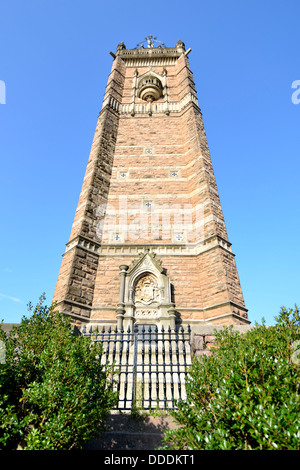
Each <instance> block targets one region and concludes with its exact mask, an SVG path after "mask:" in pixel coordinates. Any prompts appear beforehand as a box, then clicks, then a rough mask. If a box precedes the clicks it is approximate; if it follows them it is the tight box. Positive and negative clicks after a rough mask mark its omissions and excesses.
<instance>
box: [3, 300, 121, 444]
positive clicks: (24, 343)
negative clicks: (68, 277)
mask: <svg viewBox="0 0 300 470" xmlns="http://www.w3.org/2000/svg"><path fill="white" fill-rule="evenodd" d="M43 302H44V296H42V297H41V299H40V302H39V303H38V305H37V306H36V308H35V309H34V311H33V314H32V315H31V316H30V318H25V317H24V318H23V319H22V322H21V324H20V325H19V326H17V327H14V328H13V330H12V331H11V332H10V334H9V335H8V336H7V337H5V335H4V333H3V332H2V330H1V333H2V339H3V340H4V341H5V345H6V363H5V364H0V448H2V449H15V448H17V447H18V446H19V448H20V447H21V448H23V449H25V450H43V449H48V450H70V449H74V448H75V449H77V448H81V447H82V444H83V443H84V442H85V441H86V440H88V439H90V438H92V437H94V436H95V435H96V433H97V432H98V431H99V426H101V425H102V424H103V423H104V420H105V418H106V417H107V415H108V412H109V410H110V409H111V408H112V407H113V406H114V405H115V404H116V400H117V397H116V394H115V393H114V392H113V390H112V381H111V379H112V377H111V369H110V368H108V367H104V366H101V365H100V363H99V356H100V355H101V351H102V350H101V346H100V344H93V345H92V344H91V340H90V339H88V338H86V337H83V336H81V335H78V334H76V330H75V329H74V328H73V327H72V325H71V324H70V321H69V319H68V318H67V317H66V316H64V315H62V314H59V313H58V312H55V311H54V308H53V307H50V308H48V307H46V306H44V305H43ZM30 312H32V306H30Z"/></svg>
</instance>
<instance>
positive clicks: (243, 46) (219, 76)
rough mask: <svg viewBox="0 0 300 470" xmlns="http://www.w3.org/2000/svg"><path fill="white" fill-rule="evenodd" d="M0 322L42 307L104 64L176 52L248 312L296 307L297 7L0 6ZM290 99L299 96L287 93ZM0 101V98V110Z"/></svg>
mask: <svg viewBox="0 0 300 470" xmlns="http://www.w3.org/2000/svg"><path fill="white" fill-rule="evenodd" d="M0 10H1V11H0V48H1V61H0V80H1V82H0V83H2V85H3V83H4V84H5V104H0V158H1V159H0V161H1V168H0V178H1V184H0V191H1V195H0V196H1V197H0V201H1V230H0V243H1V252H0V253H1V257H0V320H1V319H3V320H4V322H19V321H20V320H21V318H22V316H23V315H26V314H27V308H26V305H27V303H28V302H29V301H31V302H32V303H33V304H35V303H36V302H37V301H38V298H39V296H40V295H41V293H42V292H45V293H46V297H47V303H48V304H49V303H51V300H52V295H53V291H54V287H55V283H56V280H57V275H58V271H59V268H60V263H61V255H62V253H63V252H64V249H65V244H66V243H67V241H68V239H69V235H70V230H71V225H72V222H73V217H74V213H75V209H76V205H77V202H78V197H79V193H80V190H81V184H82V180H83V176H84V172H85V167H86V163H87V159H88V156H89V151H90V146H91V142H92V138H93V134H94V130H95V126H96V121H97V116H98V113H99V111H100V109H101V104H102V99H103V95H104V90H105V86H106V82H107V78H108V75H109V73H110V69H111V64H112V57H111V56H110V55H109V52H110V51H115V49H116V46H117V44H118V43H119V42H121V41H124V43H125V44H126V46H127V47H128V48H132V47H135V46H136V44H137V43H139V42H141V41H143V40H144V38H145V36H147V35H149V34H153V35H155V36H157V38H158V39H159V40H161V41H163V42H164V43H165V44H166V45H167V46H168V47H173V46H174V45H175V44H176V42H177V40H178V39H181V40H182V41H184V43H185V44H186V48H189V47H191V48H192V52H191V53H190V55H189V60H190V65H191V69H192V71H193V74H194V80H195V83H196V89H197V93H198V100H199V104H200V107H201V110H202V113H203V119H204V125H205V129H206V134H207V138H208V144H209V147H210V151H211V157H212V161H213V165H214V170H215V176H216V180H217V185H218V189H219V193H220V198H221V203H222V207H223V212H224V216H225V221H226V226H227V230H228V235H229V240H230V241H231V243H232V249H233V252H234V253H235V254H236V263H237V267H238V272H239V276H240V280H241V285H242V289H243V293H244V297H245V302H246V306H247V308H248V309H249V318H250V320H251V321H252V322H253V323H254V322H256V321H257V322H261V319H262V317H264V318H265V320H266V323H267V324H273V323H274V316H275V315H277V314H278V312H279V310H280V307H281V306H282V305H285V306H286V307H293V306H294V304H295V303H297V304H300V298H299V297H300V289H299V280H300V267H299V264H300V263H299V262H300V253H299V233H300V217H299V215H300V214H299V170H300V163H299V156H300V155H299V153H300V152H299V149H300V132H299V125H300V104H294V103H293V102H292V94H293V93H294V92H295V91H297V90H294V89H292V83H293V82H294V81H295V80H300V62H299V43H300V28H299V18H300V2H299V1H298V0H295V1H293V0H284V1H283V0H280V1H279V0H272V1H269V0H268V1H267V0H264V1H263V2H262V1H257V0H251V1H248V0H244V1H243V2H241V1H233V0H228V1H226V2H224V1H223V0H209V1H208V0H197V1H196V0H192V1H189V2H182V0H181V1H177V0H172V1H169V0H167V1H160V2H140V1H127V2H125V1H119V0H115V1H113V2H104V1H101V0H98V1H95V0H85V1H78V0H72V1H70V0H61V1H59V0H52V1H49V0H43V1H38V0H23V1H21V0H18V1H17V0H9V1H8V0H2V1H1V5H0ZM299 98H300V93H299ZM1 101H2V102H3V101H4V100H3V95H2V98H1V90H0V102H1Z"/></svg>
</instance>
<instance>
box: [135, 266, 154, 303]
mask: <svg viewBox="0 0 300 470" xmlns="http://www.w3.org/2000/svg"><path fill="white" fill-rule="evenodd" d="M134 302H135V304H138V303H141V304H144V305H150V304H152V303H153V302H159V289H158V284H157V279H156V277H155V276H154V275H153V274H150V273H147V274H145V275H144V276H142V277H140V278H139V280H138V281H137V283H136V286H135V289H134Z"/></svg>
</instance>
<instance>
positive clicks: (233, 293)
mask: <svg viewBox="0 0 300 470" xmlns="http://www.w3.org/2000/svg"><path fill="white" fill-rule="evenodd" d="M167 52H168V51H167ZM141 54H142V53H141ZM172 54H173V52H170V57H172ZM174 54H175V53H174ZM174 54H173V55H174ZM146 55H147V54H146V53H145V56H146ZM148 56H149V57H150V58H151V51H150V52H149V54H148ZM148 56H147V57H148ZM138 57H139V53H138V51H136V50H132V51H128V50H125V51H124V50H122V49H121V50H118V52H117V55H116V58H115V59H114V61H113V64H112V70H111V73H110V75H109V78H108V84H107V87H106V91H105V95H104V107H103V109H102V111H101V113H100V115H99V118H98V123H97V127H96V131H95V136H94V140H93V144H92V148H91V152H90V157H89V161H88V164H87V169H86V173H85V177H84V180H83V184H82V190H81V193H80V197H79V201H78V206H77V210H76V213H75V217H74V223H73V226H72V230H71V235H70V240H69V244H68V247H67V252H66V253H65V255H64V256H63V260H62V265H61V270H60V273H59V276H58V281H57V286H56V289H55V293H54V298H55V299H56V300H58V302H59V305H60V308H61V310H62V311H65V312H66V313H68V314H70V315H73V316H74V318H76V319H80V318H81V317H82V318H84V319H85V320H86V319H87V318H90V319H92V320H93V321H104V320H105V321H106V320H107V321H108V322H109V321H111V322H115V321H116V308H117V304H118V298H119V292H120V269H119V266H120V265H124V264H126V265H128V266H130V265H131V264H132V263H133V262H134V260H135V259H137V258H138V254H139V252H140V251H141V250H144V249H146V248H150V250H153V251H154V252H155V251H156V250H159V249H162V247H164V246H165V247H167V246H168V247H172V250H173V251H171V252H169V253H168V255H166V254H163V253H164V250H163V249H162V254H160V255H159V259H160V260H161V262H162V266H163V268H164V270H165V273H166V275H167V276H168V277H169V279H170V282H171V285H172V289H173V297H174V299H173V301H174V304H175V309H176V312H177V317H178V319H179V320H183V321H185V322H188V321H189V320H193V321H205V320H208V321H209V322H211V323H212V324H218V322H221V323H222V324H230V323H237V324H238V323H243V322H245V323H248V319H247V310H246V308H245V304H244V299H243V294H242V290H241V286H240V281H239V277H238V273H237V269H236V264H235V258H234V255H233V253H232V252H231V248H230V244H229V242H228V235H227V231H226V226H225V221H224V217H223V213H222V208H221V203H220V198H219V194H218V189H217V184H216V181H215V176H214V171H213V166H212V162H211V157H210V153H209V148H208V144H207V139H206V134H205V130H204V125H203V120H202V115H201V112H200V110H199V108H198V106H197V104H196V101H195V100H196V91H195V84H194V80H193V75H192V72H191V70H190V68H189V62H188V58H187V56H186V55H185V54H184V53H182V54H181V55H180V54H179V53H178V54H177V55H176V54H175V55H174V57H176V60H175V59H174V60H171V61H170V63H167V61H166V64H164V65H162V64H161V63H159V64H158V62H155V61H156V60H157V59H156V58H157V57H158V56H157V55H153V62H151V61H150V62H151V64H152V65H151V67H152V68H151V70H152V71H153V72H154V73H156V74H158V75H159V76H161V77H162V76H163V75H164V74H166V79H167V98H168V103H169V104H170V105H172V104H174V105H175V104H176V105H178V106H179V104H180V103H182V100H184V99H187V104H186V105H185V107H183V108H182V109H179V108H178V110H177V111H172V110H171V111H170V112H169V113H164V112H153V113H152V114H148V113H146V112H145V113H141V112H135V113H130V112H128V113H125V112H123V111H122V105H131V104H132V102H133V91H134V89H133V83H134V80H135V77H141V76H142V75H143V74H145V72H149V70H150V69H149V67H150V65H149V64H150V62H149V60H150V59H149V60H148V59H147V60H148V62H147V60H146V59H145V65H141V60H142V59H141V60H136V58H138ZM141 57H142V55H141ZM162 57H163V55H162ZM135 60H136V62H135ZM151 60H152V59H151ZM162 60H163V59H162ZM130 61H131V62H130ZM135 63H136V65H135ZM192 97H193V99H192ZM165 99H166V96H163V97H161V98H159V99H158V100H157V101H155V102H153V105H154V106H159V105H162V104H164V103H165ZM135 105H136V106H138V105H142V106H144V107H146V105H147V103H146V102H144V101H142V100H141V99H140V98H139V97H137V96H135ZM136 109H137V108H136ZM145 109H146V108H145ZM147 150H150V151H151V153H147ZM172 172H178V173H179V176H178V177H176V179H175V178H173V179H172V177H171V173H172ZM122 173H126V178H123V179H122V177H121V176H120V175H121V174H122ZM120 197H123V198H125V197H126V202H127V204H128V206H135V207H138V206H140V207H141V206H143V207H145V203H146V202H147V201H148V202H149V201H150V202H151V204H152V207H153V205H154V206H155V207H157V208H162V213H164V214H165V212H164V211H165V208H166V207H174V208H176V207H177V208H184V207H189V208H191V210H192V221H193V223H194V224H195V223H196V222H199V221H198V220H197V217H196V208H197V207H198V206H201V207H203V216H204V221H203V224H204V226H203V233H202V235H201V236H202V238H201V240H200V242H199V240H198V239H197V237H194V238H193V239H192V240H190V241H193V242H196V241H197V243H198V244H197V245H195V246H196V248H197V250H196V252H195V253H194V254H191V253H190V252H189V251H188V247H185V246H184V244H183V249H184V250H186V251H183V252H182V253H180V252H179V251H178V248H177V246H178V245H176V244H175V243H174V238H173V236H174V234H173V233H172V232H173V231H174V230H175V228H174V226H173V224H174V221H175V220H176V214H177V213H178V210H177V209H176V210H175V212H174V214H175V215H174V214H173V215H172V216H171V218H170V220H171V231H168V230H167V229H166V226H165V225H164V222H163V219H162V216H161V215H160V216H159V218H158V219H157V220H156V222H157V227H158V228H157V232H156V235H155V236H153V233H152V235H151V232H148V233H144V234H143V233H139V234H137V235H136V237H135V239H132V236H130V234H127V238H125V239H124V240H122V241H121V242H119V243H117V242H115V241H113V240H112V238H111V237H112V233H111V231H109V229H110V228H111V227H112V222H111V220H112V219H111V216H110V215H109V213H106V214H105V217H104V218H103V220H102V222H103V227H104V230H102V231H101V230H100V231H99V214H98V215H97V208H98V207H99V206H100V205H102V206H104V207H106V208H110V209H114V210H116V214H117V218H116V220H117V221H118V222H119V221H120V214H118V210H119V207H120V206H119V204H120ZM176 211H177V212H176ZM147 217H150V212H149V214H148V216H147ZM150 220H151V219H149V221H150ZM128 221H129V222H130V223H134V222H135V216H134V215H133V214H131V215H129V216H128ZM79 241H80V245H79ZM73 243H74V246H73V245H72V244H73ZM107 247H111V254H109V252H106V251H105V248H107ZM130 247H132V250H131V254H130V255H129V254H128V249H129V248H130ZM103 250H104V251H103ZM126 250H127V251H126ZM102 251H103V253H102Z"/></svg>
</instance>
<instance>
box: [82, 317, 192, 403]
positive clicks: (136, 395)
mask: <svg viewBox="0 0 300 470" xmlns="http://www.w3.org/2000/svg"><path fill="white" fill-rule="evenodd" d="M82 334H83V335H89V336H91V339H92V341H95V342H101V343H102V345H103V354H102V357H101V364H111V365H112V366H113V370H114V373H115V379H116V385H115V387H116V390H117V391H118V394H119V402H118V406H117V408H118V409H119V410H130V409H132V407H133V405H135V406H137V407H138V408H140V409H156V408H158V409H168V408H175V407H176V401H177V400H184V399H185V397H186V392H185V378H186V374H187V371H188V367H189V366H190V365H191V350H190V349H191V348H190V337H191V330H190V327H188V328H187V329H186V330H185V329H184V328H183V327H179V328H178V329H176V330H171V328H168V329H165V328H164V327H163V326H162V328H161V329H158V327H157V326H156V325H135V327H134V329H133V330H131V329H130V328H128V329H127V331H124V330H118V329H117V328H116V329H112V328H111V327H109V328H108V329H106V328H104V327H103V328H102V330H99V329H97V328H96V329H92V328H90V329H89V331H87V329H86V328H85V327H84V328H83V330H82Z"/></svg>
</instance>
